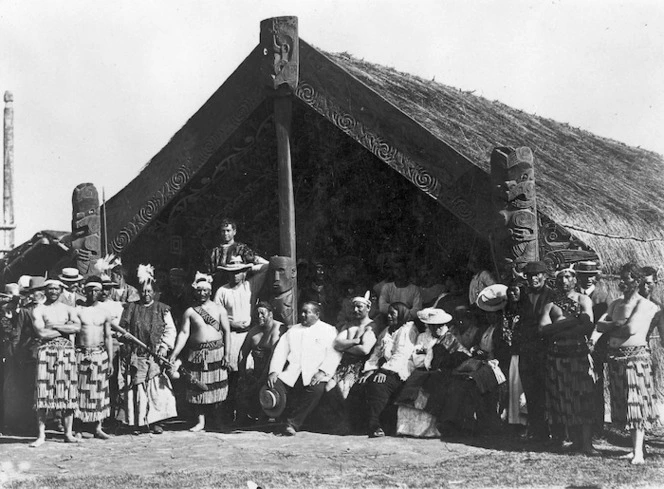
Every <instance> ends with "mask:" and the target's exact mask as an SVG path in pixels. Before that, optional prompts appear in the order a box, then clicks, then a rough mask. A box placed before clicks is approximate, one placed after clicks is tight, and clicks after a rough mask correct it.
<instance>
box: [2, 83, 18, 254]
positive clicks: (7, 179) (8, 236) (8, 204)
mask: <svg viewBox="0 0 664 489" xmlns="http://www.w3.org/2000/svg"><path fill="white" fill-rule="evenodd" d="M3 154H4V166H3V168H4V185H3V199H2V200H3V202H2V203H3V213H2V214H3V222H2V226H0V229H2V234H3V239H2V250H1V251H2V252H4V253H7V252H8V251H11V250H12V249H13V248H14V229H16V225H15V224H14V96H13V95H12V93H11V92H5V114H4V149H3Z"/></svg>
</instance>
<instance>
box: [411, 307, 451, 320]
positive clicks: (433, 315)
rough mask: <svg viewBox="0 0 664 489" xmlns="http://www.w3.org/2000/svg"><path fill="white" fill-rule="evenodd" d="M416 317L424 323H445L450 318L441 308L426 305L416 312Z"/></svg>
mask: <svg viewBox="0 0 664 489" xmlns="http://www.w3.org/2000/svg"><path fill="white" fill-rule="evenodd" d="M417 317H418V319H419V320H420V321H422V322H423V323H424V324H447V323H449V322H450V321H451V320H452V316H451V315H450V314H448V313H446V312H445V311H444V310H443V309H438V308H435V307H427V308H425V309H422V310H421V311H418V312H417Z"/></svg>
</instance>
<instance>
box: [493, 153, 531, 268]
mask: <svg viewBox="0 0 664 489" xmlns="http://www.w3.org/2000/svg"><path fill="white" fill-rule="evenodd" d="M491 184H492V188H493V192H494V199H493V202H494V206H495V210H496V212H497V216H496V219H497V222H496V227H495V231H494V233H493V238H494V239H493V242H494V243H493V244H494V249H495V253H496V260H497V261H498V266H499V268H501V270H500V272H501V273H505V272H507V271H508V270H510V269H512V268H516V270H517V271H521V269H522V268H523V266H524V265H525V264H526V263H527V262H529V261H536V260H537V259H538V247H537V206H536V198H535V171H534V166H533V153H532V151H531V150H530V148H528V147H525V146H524V147H521V148H516V149H515V148H510V147H497V148H494V150H493V152H492V153H491Z"/></svg>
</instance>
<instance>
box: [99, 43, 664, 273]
mask: <svg viewBox="0 0 664 489" xmlns="http://www.w3.org/2000/svg"><path fill="white" fill-rule="evenodd" d="M300 60H301V66H300V86H299V87H298V90H297V93H296V96H297V98H298V99H299V100H300V101H302V102H304V103H305V105H308V106H309V107H311V108H312V109H314V110H315V111H316V112H318V113H319V114H321V115H323V116H324V117H325V118H327V119H328V120H329V121H330V122H332V123H333V124H334V125H336V126H337V127H338V128H339V129H341V130H342V131H343V132H345V133H346V134H348V135H349V136H351V137H352V138H353V139H355V140H356V141H357V142H358V143H359V144H361V145H362V146H364V147H365V148H367V149H369V150H370V151H371V152H372V153H374V154H375V155H376V156H378V157H379V158H380V159H382V160H383V161H384V162H386V163H387V164H388V165H390V166H391V167H392V168H394V169H395V170H397V171H399V172H400V173H401V174H402V175H404V176H405V177H406V178H408V179H409V180H410V181H411V182H413V183H414V184H415V185H417V186H418V188H420V189H422V190H423V191H425V192H427V193H428V194H429V195H431V196H433V197H434V198H436V199H437V200H438V201H439V202H441V204H443V205H444V206H446V207H448V208H449V209H450V211H451V212H453V213H454V214H455V215H457V217H459V218H460V219H461V220H464V221H465V222H466V223H468V224H469V225H470V226H471V227H472V228H473V229H475V230H476V231H477V232H479V233H484V234H486V232H488V231H485V230H486V229H487V224H486V223H487V217H486V216H485V215H484V214H486V212H485V210H486V208H487V203H488V202H489V201H490V198H491V197H490V190H489V175H488V172H489V155H490V153H491V150H492V149H493V147H495V146H505V145H510V146H529V147H531V148H532V150H533V152H534V154H535V157H536V179H537V191H538V195H537V198H538V209H539V211H540V213H542V214H544V215H545V216H547V217H549V218H550V219H552V220H553V221H555V222H556V223H557V224H560V225H562V226H564V227H566V228H567V229H568V230H569V231H571V232H572V233H573V234H574V235H575V236H576V237H578V238H580V239H581V241H583V242H584V243H585V244H587V245H589V246H590V247H591V248H593V249H594V250H595V251H596V252H597V253H598V254H599V255H600V257H601V258H602V261H603V262H604V264H605V265H607V266H608V268H610V269H613V270H615V269H616V267H618V266H619V265H620V264H621V263H623V262H625V261H626V260H628V259H634V260H637V261H639V262H640V263H642V264H645V263H664V231H662V230H661V228H663V227H664V209H660V208H659V207H658V203H659V201H658V196H659V195H660V192H661V189H662V181H663V177H662V176H661V175H662V169H664V166H663V163H664V161H663V160H662V157H661V156H660V155H657V154H655V153H652V152H649V151H645V150H642V149H639V148H632V147H628V146H626V145H624V144H622V143H619V142H616V141H612V140H609V139H606V138H601V137H598V136H596V135H593V134H591V133H589V132H587V131H583V130H580V129H577V128H573V127H570V126H569V125H567V124H563V123H558V122H555V121H552V120H549V119H545V118H542V117H539V116H535V115H530V114H526V113H524V112H522V111H519V110H516V109H513V108H511V107H508V106H506V105H504V104H502V103H500V102H496V101H490V100H487V99H485V98H483V97H478V96H476V95H473V94H472V93H468V92H463V91H460V90H457V89H455V88H451V87H447V86H445V85H442V84H440V83H436V82H432V81H428V80H423V79H421V78H418V77H415V76H412V75H408V74H405V73H400V72H397V71H395V70H393V69H390V68H386V67H383V66H379V65H375V64H371V63H367V62H364V61H360V60H357V59H354V58H352V57H351V56H348V55H346V54H331V53H324V52H322V51H320V50H318V49H316V48H314V47H312V46H310V45H309V44H307V43H306V42H304V41H303V40H300ZM261 62H262V51H261V49H260V47H257V48H256V49H254V50H253V51H252V52H251V53H250V54H249V56H248V57H247V58H246V59H245V60H244V62H243V63H242V64H241V65H240V66H239V67H238V69H237V70H236V71H235V72H234V73H233V75H231V77H230V78H229V79H228V80H226V82H224V83H223V84H222V85H221V87H220V88H219V89H218V90H217V91H216V92H215V93H214V94H213V95H212V96H211V97H210V99H209V100H208V101H207V102H206V103H205V104H204V105H203V106H202V107H201V109H200V110H199V111H198V112H197V113H196V114H194V115H193V116H192V118H191V119H190V120H189V121H188V122H187V123H186V124H185V126H184V127H183V128H182V129H181V130H180V131H178V133H176V134H175V135H174V137H173V138H172V139H171V141H169V143H168V144H167V145H166V146H165V147H164V148H163V149H162V150H161V151H160V152H159V153H158V154H157V155H155V157H154V158H153V159H152V160H151V161H150V162H149V163H148V165H147V166H146V167H145V168H144V169H143V170H142V171H141V173H140V174H139V175H138V176H137V177H136V178H135V179H134V180H133V181H132V182H130V184H129V185H128V186H127V187H125V188H124V189H123V190H121V191H120V192H119V193H118V194H116V195H115V196H114V197H113V198H111V199H110V200H109V201H108V202H107V204H106V207H107V211H106V212H107V225H108V239H107V241H108V242H109V248H110V249H111V250H113V251H115V252H122V251H123V249H124V248H125V247H126V246H127V245H128V244H130V243H131V241H132V240H133V239H134V238H135V237H136V236H137V235H138V234H139V233H140V232H141V230H142V229H143V228H144V227H145V226H146V225H147V224H149V223H150V222H152V221H153V220H154V218H155V217H156V216H157V215H158V214H159V212H160V211H161V210H162V209H163V208H164V207H165V206H166V205H168V203H169V202H170V201H171V200H172V199H173V198H174V196H175V195H176V194H178V192H180V190H181V189H182V188H184V186H185V185H186V184H187V182H188V181H189V180H190V179H191V178H192V177H193V176H194V175H195V174H196V172H198V171H199V170H200V169H201V168H202V167H203V166H204V165H205V164H206V162H207V161H209V160H210V159H211V158H212V157H213V155H214V154H215V152H216V151H218V150H219V149H220V148H222V147H223V145H224V143H225V142H226V141H227V140H228V139H229V138H230V136H231V135H232V133H233V132H234V131H235V130H236V129H237V128H238V127H239V126H240V125H241V124H243V123H244V121H245V120H246V119H247V117H249V115H250V114H251V113H252V111H254V110H255V109H256V108H257V107H258V106H259V105H260V104H261V103H262V102H263V101H264V100H265V97H266V96H267V92H266V91H265V90H264V89H263V87H262V86H261V85H260V81H259V80H260V76H259V71H260V64H261ZM295 130H296V129H295Z"/></svg>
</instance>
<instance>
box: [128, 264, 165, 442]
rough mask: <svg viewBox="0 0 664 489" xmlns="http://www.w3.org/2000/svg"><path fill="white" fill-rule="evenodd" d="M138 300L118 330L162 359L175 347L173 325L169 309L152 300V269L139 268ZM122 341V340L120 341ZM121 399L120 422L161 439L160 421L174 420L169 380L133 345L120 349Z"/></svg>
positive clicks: (131, 305) (147, 355) (141, 266)
mask: <svg viewBox="0 0 664 489" xmlns="http://www.w3.org/2000/svg"><path fill="white" fill-rule="evenodd" d="M136 275H137V277H138V281H139V283H140V291H139V292H140V300H139V301H138V302H130V303H128V304H127V305H126V307H125V309H124V312H123V313H122V318H121V319H120V326H121V327H122V328H124V329H126V330H127V331H128V332H129V333H130V334H132V335H134V336H135V337H136V338H138V339H139V340H140V341H141V342H142V343H144V344H145V345H147V347H148V348H149V349H150V351H151V352H152V353H153V354H156V356H158V357H162V358H165V357H166V355H167V353H168V351H169V350H170V349H171V348H173V345H174V344H175V336H176V334H177V332H176V330H175V323H174V322H173V318H172V316H171V311H170V308H169V307H168V306H167V305H166V304H163V303H161V302H158V301H155V300H154V286H153V283H154V267H153V266H152V265H139V266H138V272H137V274H136ZM120 339H122V337H120ZM120 354H121V356H122V361H121V362H120V370H121V374H120V375H118V384H119V388H120V393H121V394H120V395H121V398H122V399H121V407H120V411H119V413H118V419H119V421H122V422H123V423H126V424H127V425H129V426H133V427H137V428H140V429H143V430H145V429H151V431H152V432H153V433H154V434H156V435H160V434H162V433H163V432H164V428H163V427H162V426H161V424H159V422H160V421H162V420H164V419H168V418H173V417H175V416H177V408H176V406H175V396H174V394H173V386H172V385H171V381H170V379H169V378H168V377H167V376H166V374H165V373H164V372H163V371H162V367H161V366H160V365H159V363H157V362H156V361H155V359H154V357H153V356H152V355H150V354H148V353H147V352H145V351H144V350H143V349H142V348H141V347H138V346H137V345H135V344H133V343H127V344H125V345H124V346H123V347H122V348H121V353H120Z"/></svg>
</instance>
